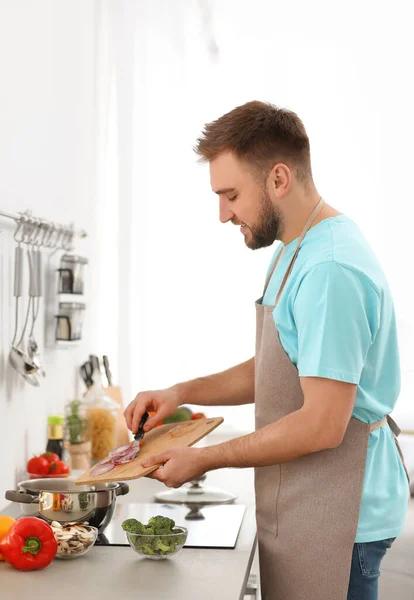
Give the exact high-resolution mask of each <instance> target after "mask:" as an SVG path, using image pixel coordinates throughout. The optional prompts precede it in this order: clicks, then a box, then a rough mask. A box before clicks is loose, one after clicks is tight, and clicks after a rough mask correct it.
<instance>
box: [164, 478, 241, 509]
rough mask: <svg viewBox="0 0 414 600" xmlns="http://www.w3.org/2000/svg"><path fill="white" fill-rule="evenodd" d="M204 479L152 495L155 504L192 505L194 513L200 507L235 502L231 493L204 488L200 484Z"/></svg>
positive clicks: (214, 488)
mask: <svg viewBox="0 0 414 600" xmlns="http://www.w3.org/2000/svg"><path fill="white" fill-rule="evenodd" d="M206 477H207V476H206V475H201V477H198V478H197V479H194V480H193V481H190V482H189V483H188V484H185V485H183V486H182V487H181V488H178V489H176V490H163V491H160V492H157V493H156V494H154V499H155V501H156V502H162V503H163V504H186V505H187V506H192V505H194V506H195V510H196V511H197V510H198V507H200V506H210V505H213V504H231V503H232V502H234V501H235V500H236V498H237V496H236V495H235V494H232V493H231V492H226V491H225V490H221V489H220V488H216V487H211V486H204V485H203V484H202V482H203V481H205V479H206Z"/></svg>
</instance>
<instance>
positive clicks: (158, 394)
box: [124, 388, 181, 434]
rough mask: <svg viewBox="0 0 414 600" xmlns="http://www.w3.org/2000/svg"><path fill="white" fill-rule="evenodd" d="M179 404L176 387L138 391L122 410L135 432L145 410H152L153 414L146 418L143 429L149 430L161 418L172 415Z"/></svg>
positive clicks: (129, 425)
mask: <svg viewBox="0 0 414 600" xmlns="http://www.w3.org/2000/svg"><path fill="white" fill-rule="evenodd" d="M180 404H181V401H180V397H179V394H178V392H177V390H176V388H168V389H166V390H155V391H151V392H140V393H139V394H138V395H137V397H136V398H135V400H133V401H132V402H131V403H130V404H129V405H128V406H127V408H126V410H125V412H124V417H125V421H126V424H127V426H128V428H129V429H130V430H131V431H132V433H134V434H135V433H136V432H137V431H138V425H139V422H140V421H141V417H142V415H143V414H144V413H145V412H154V413H155V414H154V415H152V417H150V418H149V419H148V421H147V423H146V424H145V427H144V431H150V430H151V429H152V428H153V427H155V426H156V425H158V423H160V422H161V421H162V420H163V419H165V418H166V417H169V416H170V415H172V414H173V412H174V411H175V409H176V408H177V407H178V406H179V405H180Z"/></svg>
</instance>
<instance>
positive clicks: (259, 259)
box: [100, 0, 414, 464]
mask: <svg viewBox="0 0 414 600" xmlns="http://www.w3.org/2000/svg"><path fill="white" fill-rule="evenodd" d="M201 5H204V9H205V10H207V9H208V7H210V9H211V19H210V21H206V20H204V24H203V23H202V20H201V13H200V6H201ZM110 7H111V11H112V13H111V17H112V18H111V19H110V22H111V24H112V29H113V31H112V34H113V38H114V46H115V49H114V51H113V54H114V56H115V58H114V61H115V63H116V68H115V69H113V66H112V65H111V67H112V70H111V73H116V74H117V76H116V75H113V77H114V80H115V82H114V85H115V86H116V102H112V107H113V113H114V116H113V118H114V120H116V127H117V128H118V132H115V133H114V134H113V135H112V144H111V143H109V144H108V146H109V150H108V152H109V153H112V155H115V154H117V156H118V159H119V160H118V161H113V160H112V161H108V162H107V165H109V168H108V169H106V170H105V175H106V177H107V178H108V181H112V183H113V182H114V181H115V180H116V176H118V177H119V180H120V184H119V186H118V191H119V201H118V213H119V215H118V216H120V217H122V219H123V222H124V227H123V230H122V233H123V238H122V243H118V239H120V238H116V236H113V239H112V241H113V245H114V246H118V248H119V255H120V257H121V258H120V260H119V286H118V289H119V290H120V293H119V297H118V298H115V299H114V298H112V297H107V298H106V300H105V301H106V302H107V306H108V308H107V309H106V311H108V309H109V308H110V309H111V311H112V309H113V311H114V312H115V311H116V310H117V309H118V312H119V315H118V323H117V324H116V323H115V322H114V323H113V324H112V325H111V327H112V332H111V336H112V337H113V339H115V338H116V337H117V336H118V334H119V332H120V335H121V336H122V341H121V343H119V344H118V346H119V356H120V360H119V362H120V369H123V370H124V373H125V377H124V378H123V381H125V386H126V389H127V390H128V396H129V397H132V396H133V395H134V394H135V393H136V392H138V391H139V390H142V389H148V388H150V389H151V388H152V389H153V388H159V387H164V386H168V385H171V384H173V383H175V382H176V381H177V380H178V381H180V380H183V379H188V378H192V377H195V376H198V375H202V374H207V373H211V372H214V371H217V370H221V369H224V368H226V367H228V366H231V365H232V364H236V363H237V362H241V361H242V360H244V359H246V358H248V357H249V356H250V355H251V354H252V353H253V351H254V350H253V349H254V307H253V301H254V300H255V299H256V298H257V297H258V296H259V295H260V293H261V290H262V285H263V278H264V274H265V270H266V267H267V262H268V260H269V258H270V253H269V249H265V250H263V251H260V252H255V253H253V252H250V251H249V250H248V249H246V248H245V247H244V244H243V242H242V240H241V239H240V233H239V232H238V231H237V230H236V228H234V227H232V226H231V225H229V224H228V225H226V226H225V227H224V226H223V225H221V224H220V223H219V222H218V205H217V200H216V199H215V198H214V195H213V194H212V193H211V190H210V186H209V181H208V169H207V167H204V168H203V167H199V166H197V165H195V157H194V153H193V152H192V145H193V144H194V142H195V140H196V138H197V136H198V135H199V133H200V130H201V128H202V126H203V124H204V123H205V122H208V121H210V120H212V119H214V118H216V117H218V116H219V115H221V114H223V113H225V112H226V111H228V110H230V109H232V108H234V107H235V106H237V105H240V104H242V103H244V102H246V101H248V100H252V99H262V100H268V101H271V102H274V103H276V104H278V105H280V106H285V107H288V108H290V109H293V110H295V111H296V112H297V113H298V114H299V115H300V116H301V118H302V119H303V120H304V123H305V125H306V127H307V130H308V133H309V136H310V140H311V148H312V162H313V171H314V178H315V182H316V185H317V187H318V190H319V191H320V192H321V194H322V195H323V196H324V198H325V199H326V201H327V202H328V203H329V204H331V205H333V206H335V207H336V208H338V209H339V210H341V211H343V212H345V213H346V214H347V215H348V216H349V217H351V218H353V219H354V220H355V221H356V222H357V223H358V224H359V225H360V227H361V229H362V230H363V232H364V234H365V235H366V237H367V238H368V239H369V241H370V242H371V244H372V246H373V248H374V250H375V252H376V254H377V256H378V258H379V260H380V262H381V265H382V266H383V268H384V270H385V272H386V274H387V277H388V279H389V282H390V285H391V288H392V290H393V294H394V298H395V305H396V310H397V314H398V326H399V331H400V348H401V364H402V391H401V396H400V400H399V402H398V405H397V407H398V411H397V415H396V416H397V418H398V421H399V422H400V423H401V426H402V427H404V428H406V429H408V428H411V429H412V428H413V427H414V411H413V409H412V397H413V393H414V360H413V359H414V352H413V350H412V340H413V336H414V317H413V314H414V313H413V310H412V292H413V283H412V278H411V276H410V275H409V269H410V264H411V262H409V261H411V260H412V255H413V252H412V247H411V244H412V241H411V238H412V235H411V229H412V218H413V212H414V209H413V203H412V189H411V188H412V184H411V172H412V164H413V150H412V139H413V134H414V118H413V111H412V106H413V105H414V88H413V86H412V78H410V77H409V76H408V74H409V73H410V72H411V70H412V64H411V63H412V58H411V57H412V56H413V55H414V41H413V36H412V32H411V21H410V18H409V8H410V7H409V3H408V2H407V0H395V2H394V3H393V6H392V10H390V9H389V6H388V4H386V3H385V2H378V1H374V0H366V1H365V2H362V3H361V2H358V1H357V0H348V2H346V3H338V2H332V1H330V0H313V1H312V2H308V1H307V0H291V1H290V2H284V3H283V2H275V0H259V1H258V2H255V3H252V2H251V1H249V0H226V1H225V2H222V1H221V0H210V1H207V0H206V1H205V2H199V1H198V0H182V1H180V2H169V0H148V1H147V2H139V3H138V2H135V1H134V0H118V2H116V3H115V2H114V3H111V4H110ZM203 14H204V13H203ZM204 17H205V14H204ZM209 40H210V42H211V41H212V40H214V41H215V43H216V44H217V47H218V48H219V51H220V57H219V60H218V61H217V60H216V61H214V60H210V58H209V56H208V48H209V45H208V43H207V42H208V41H209ZM167 59H168V60H167ZM110 104H111V103H110V102H109V101H108V105H110ZM116 109H117V110H116ZM109 112H110V111H109V110H108V114H109ZM112 126H113V124H112ZM116 127H114V126H113V129H116ZM108 128H109V125H108ZM116 133H118V137H117V135H116ZM117 144H118V147H116V146H117ZM114 146H115V148H114ZM111 171H114V173H111ZM128 177H129V180H128ZM105 183H107V182H105ZM114 185H115V187H116V184H114ZM113 198H114V197H113V196H112V203H111V204H109V203H107V204H106V206H104V203H102V210H103V212H106V214H107V218H106V227H107V230H108V236H110V232H111V231H113V222H114V213H116V210H117V207H115V208H114V204H116V202H114V201H113ZM105 200H106V198H105ZM115 218H116V215H115ZM128 226H129V227H128ZM100 310H101V311H103V316H105V310H104V305H103V304H102V305H101V309H100ZM251 408H252V407H250V406H247V407H241V408H237V409H234V408H233V407H232V408H229V409H227V410H226V409H224V410H223V409H221V408H220V413H221V414H224V416H225V419H226V422H228V423H231V424H234V425H237V426H238V427H241V428H245V429H248V428H249V427H251V426H252V425H253V418H252V410H251ZM209 412H210V413H212V412H214V413H216V414H217V412H218V411H217V409H209ZM412 456H413V459H412V463H413V464H414V454H413V455H412Z"/></svg>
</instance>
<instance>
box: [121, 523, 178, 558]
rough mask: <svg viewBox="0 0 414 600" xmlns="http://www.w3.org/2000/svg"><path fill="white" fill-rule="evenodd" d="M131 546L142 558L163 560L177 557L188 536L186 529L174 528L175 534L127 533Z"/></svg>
mask: <svg viewBox="0 0 414 600" xmlns="http://www.w3.org/2000/svg"><path fill="white" fill-rule="evenodd" d="M125 533H126V536H127V538H128V542H129V545H130V546H131V548H132V549H133V550H135V552H136V553H137V554H139V555H140V556H141V557H142V558H149V559H151V560H163V559H164V558H171V557H172V556H176V555H177V554H178V553H179V552H180V550H182V548H183V546H184V544H185V542H186V539H187V535H188V531H187V529H186V528H185V527H174V529H173V533H170V534H165V535H144V534H140V533H129V531H126V532H125Z"/></svg>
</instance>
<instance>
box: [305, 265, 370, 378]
mask: <svg viewBox="0 0 414 600" xmlns="http://www.w3.org/2000/svg"><path fill="white" fill-rule="evenodd" d="M293 315H294V319H295V323H296V327H297V332H298V363H297V368H298V371H299V375H300V376H301V377H326V378H328V379H336V380H339V381H345V382H348V383H359V380H360V377H361V373H362V369H363V367H364V364H365V361H366V358H367V354H368V350H369V348H370V346H371V345H372V343H373V342H374V339H375V336H376V334H377V332H378V329H379V325H380V298H379V295H378V292H377V290H376V288H374V286H373V285H372V283H371V281H370V280H369V279H368V277H366V276H365V275H364V274H362V273H359V272H356V271H353V270H352V269H349V268H348V267H344V266H342V265H341V264H338V263H336V262H334V261H331V262H327V263H323V264H320V265H317V266H316V267H313V268H312V269H311V270H310V271H309V272H308V273H307V274H306V275H305V276H304V278H303V280H302V281H301V283H300V286H299V289H298V292H297V294H296V297H295V299H294V305H293Z"/></svg>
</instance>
